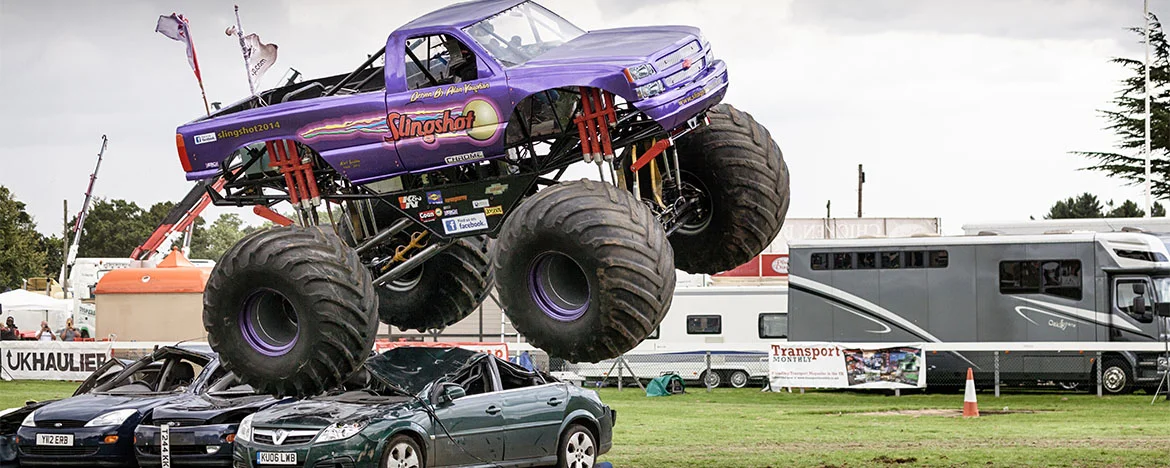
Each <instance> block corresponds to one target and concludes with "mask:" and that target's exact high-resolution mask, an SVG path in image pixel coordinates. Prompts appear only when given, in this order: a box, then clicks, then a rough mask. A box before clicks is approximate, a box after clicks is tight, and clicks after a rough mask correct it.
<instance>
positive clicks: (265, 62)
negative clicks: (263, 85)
mask: <svg viewBox="0 0 1170 468" xmlns="http://www.w3.org/2000/svg"><path fill="white" fill-rule="evenodd" d="M276 49H277V47H276V44H265V43H263V42H260V36H257V35H256V33H252V34H249V35H247V36H244V59H245V60H247V61H248V73H249V74H251V75H252V81H253V82H255V83H259V82H260V78H261V77H263V76H264V72H266V71H268V69H269V68H272V64H273V63H276Z"/></svg>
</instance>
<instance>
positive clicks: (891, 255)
mask: <svg viewBox="0 0 1170 468" xmlns="http://www.w3.org/2000/svg"><path fill="white" fill-rule="evenodd" d="M881 255H882V268H902V252H882V253H881Z"/></svg>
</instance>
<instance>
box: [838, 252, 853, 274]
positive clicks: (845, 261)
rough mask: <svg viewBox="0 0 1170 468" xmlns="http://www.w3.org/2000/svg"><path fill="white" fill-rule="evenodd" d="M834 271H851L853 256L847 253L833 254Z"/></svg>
mask: <svg viewBox="0 0 1170 468" xmlns="http://www.w3.org/2000/svg"><path fill="white" fill-rule="evenodd" d="M833 269H834V270H852V269H853V254H852V253H849V252H845V253H835V254H833Z"/></svg>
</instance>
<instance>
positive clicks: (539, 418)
mask: <svg viewBox="0 0 1170 468" xmlns="http://www.w3.org/2000/svg"><path fill="white" fill-rule="evenodd" d="M493 361H495V364H496V365H497V367H498V373H499V374H500V382H501V384H502V385H503V387H504V390H503V391H501V392H500V396H501V397H502V399H503V403H504V459H505V460H508V461H514V460H527V459H534V458H540V457H544V456H550V455H552V456H555V455H556V453H557V438H558V437H559V436H560V434H559V431H560V428H561V422H562V421H564V419H565V411H566V407H567V406H568V398H569V392H568V389H566V388H565V384H564V383H561V382H554V383H538V382H533V380H532V378H533V377H536V378H537V379H539V380H541V381H543V379H540V378H539V377H538V376H536V374H534V373H530V372H528V371H526V370H524V369H521V368H519V367H517V366H515V365H514V364H512V363H509V362H507V361H500V360H496V359H493ZM509 374H511V375H509ZM524 374H527V375H528V376H532V377H528V378H524V377H526V376H525V375H524ZM509 382H512V383H513V384H512V385H515V386H516V388H508V387H510V386H512V385H510V384H509ZM533 384H535V385H533Z"/></svg>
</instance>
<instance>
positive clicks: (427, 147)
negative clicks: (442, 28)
mask: <svg viewBox="0 0 1170 468" xmlns="http://www.w3.org/2000/svg"><path fill="white" fill-rule="evenodd" d="M396 39H397V45H395V46H393V47H395V48H396V49H397V51H396V54H395V55H397V56H399V57H400V60H401V62H399V64H396V65H397V66H398V67H401V68H400V69H399V70H400V72H399V73H396V74H395V76H390V75H389V74H388V75H387V80H388V81H389V80H394V81H397V82H395V83H391V82H387V84H386V86H387V95H386V123H387V126H388V127H389V128H388V136H387V137H386V139H387V141H392V142H393V143H394V145H395V148H396V149H397V151H398V156H399V158H400V159H401V161H402V164H403V166H405V168H406V169H407V170H409V171H412V172H418V171H421V170H427V169H432V168H437V167H441V166H448V165H456V164H463V163H470V162H474V161H479V160H482V159H485V158H488V157H492V156H497V155H500V154H503V152H504V143H503V141H504V138H503V133H504V132H503V128H504V123H505V122H506V120H507V114H506V112H507V111H508V110H509V109H511V107H510V105H511V103H510V100H509V97H508V96H509V93H508V86H507V81H506V77H505V75H504V72H503V69H502V68H500V67H499V65H498V64H497V63H496V62H495V60H493V59H492V58H490V57H489V56H487V54H485V53H483V52H482V51H481V50H480V49H479V48H478V46H477V45H473V44H474V43H472V42H471V41H468V40H465V39H466V38H465V37H463V35H462V34H459V33H458V32H457V31H448V32H446V33H441V32H435V33H430V34H420V35H415V36H411V37H408V38H405V39H401V38H394V37H392V38H391V41H392V42H391V43H390V44H393V43H394V42H393V41H395V40H396ZM388 47H390V45H388ZM390 60H393V59H391V58H389V55H388V58H387V61H388V63H389V61H390ZM388 67H389V65H388ZM403 83H405V87H404V88H403ZM392 85H393V88H392V87H391V86H392ZM391 89H397V90H398V92H391V91H390V90H391Z"/></svg>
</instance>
